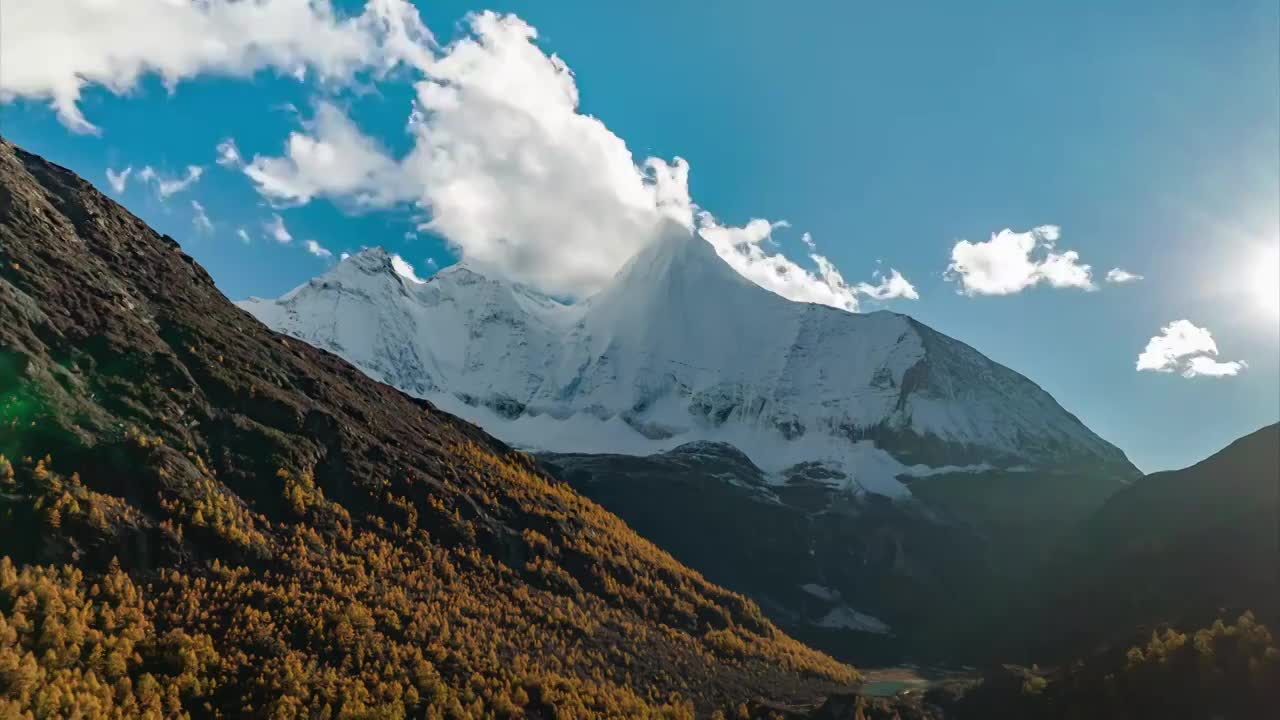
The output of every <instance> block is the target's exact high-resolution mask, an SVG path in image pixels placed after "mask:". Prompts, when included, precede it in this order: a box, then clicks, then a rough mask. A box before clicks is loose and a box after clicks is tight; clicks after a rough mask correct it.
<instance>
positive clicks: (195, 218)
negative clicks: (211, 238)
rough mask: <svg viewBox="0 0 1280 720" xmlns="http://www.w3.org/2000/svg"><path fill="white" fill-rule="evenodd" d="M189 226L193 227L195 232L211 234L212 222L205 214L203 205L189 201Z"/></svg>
mask: <svg viewBox="0 0 1280 720" xmlns="http://www.w3.org/2000/svg"><path fill="white" fill-rule="evenodd" d="M191 224H192V225H194V226H195V228H196V231H197V232H201V233H205V234H208V233H212V232H213V221H212V220H210V219H209V214H208V213H207V212H205V209H204V205H201V204H200V203H199V202H198V201H196V200H192V201H191Z"/></svg>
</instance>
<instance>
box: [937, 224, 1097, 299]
mask: <svg viewBox="0 0 1280 720" xmlns="http://www.w3.org/2000/svg"><path fill="white" fill-rule="evenodd" d="M1060 235H1061V233H1060V230H1059V228H1058V226H1056V225H1041V226H1040V227H1037V228H1033V229H1031V230H1030V231H1028V232H1014V231H1012V230H1009V229H1005V230H1001V231H1000V232H998V233H994V234H992V236H991V239H990V240H989V241H987V242H979V243H974V242H969V241H968V240H961V241H959V242H957V243H956V244H955V247H953V248H952V249H951V264H950V265H948V266H947V278H948V279H951V280H958V281H959V282H960V288H961V292H963V293H964V294H965V295H971V296H972V295H1009V294H1012V293H1017V292H1021V291H1023V290H1025V289H1027V288H1029V287H1032V286H1033V285H1036V284H1039V283H1041V282H1047V283H1049V284H1050V285H1052V286H1053V287H1056V288H1079V289H1081V290H1095V289H1097V286H1096V285H1094V283H1093V278H1092V272H1091V271H1092V269H1091V267H1090V266H1089V265H1085V264H1083V263H1081V262H1080V255H1079V254H1078V253H1076V252H1075V251H1074V250H1068V251H1066V252H1063V253H1057V252H1054V251H1053V249H1054V244H1055V243H1056V242H1057V241H1058V238H1059V237H1060ZM1037 251H1042V252H1040V253H1038V252H1037ZM1041 254H1042V255H1043V257H1042V258H1041V259H1036V258H1035V257H1033V255H1041Z"/></svg>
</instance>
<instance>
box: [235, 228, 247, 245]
mask: <svg viewBox="0 0 1280 720" xmlns="http://www.w3.org/2000/svg"><path fill="white" fill-rule="evenodd" d="M236 237H238V238H240V240H241V241H242V242H244V243H245V244H248V243H249V231H248V230H245V229H244V228H236Z"/></svg>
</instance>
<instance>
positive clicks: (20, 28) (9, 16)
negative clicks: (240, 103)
mask: <svg viewBox="0 0 1280 720" xmlns="http://www.w3.org/2000/svg"><path fill="white" fill-rule="evenodd" d="M15 5H18V6H17V7H14V6H15ZM432 43H433V41H432V39H431V36H430V33H429V32H428V31H427V29H426V27H425V26H424V25H423V24H422V22H421V20H420V19H419V17H418V13H417V10H416V9H415V8H414V7H413V5H412V4H410V3H409V2H407V1H406V0H370V1H369V2H368V4H367V5H366V6H365V8H364V12H363V13H362V14H360V15H357V16H349V17H344V16H341V15H340V14H339V13H337V12H335V10H334V9H333V6H332V3H331V2H330V0H244V1H234V0H203V1H201V2H184V1H181V0H39V2H27V3H20V4H18V3H4V21H3V22H0V67H3V68H4V72H3V73H0V101H8V100H12V99H13V98H16V97H25V98H32V99H47V100H49V101H50V105H51V106H52V107H53V108H54V109H55V110H56V111H57V113H58V117H59V119H61V120H62V122H63V124H65V125H66V126H67V127H69V128H71V129H73V130H76V131H79V132H96V131H97V128H95V127H94V126H93V125H92V124H91V123H90V122H89V121H88V120H87V119H86V118H85V117H84V115H83V114H82V113H81V111H80V107H79V100H80V93H81V91H82V90H83V88H84V87H85V86H86V85H101V86H103V87H105V88H107V89H108V90H110V91H112V92H114V93H116V94H124V93H126V92H129V91H130V90H132V89H133V88H135V87H136V86H137V84H138V81H139V79H140V78H142V77H143V76H145V75H150V74H156V75H159V76H160V77H161V78H162V79H163V81H164V83H165V85H166V86H168V87H169V88H170V89H173V88H174V87H175V86H176V85H177V84H178V83H179V82H180V81H182V80H185V79H189V78H192V77H195V76H196V75H199V74H202V73H216V74H222V75H234V76H249V75H252V74H253V73H255V72H257V71H259V70H273V71H275V72H277V73H279V74H281V75H291V76H294V77H297V78H300V79H301V78H304V77H306V76H307V75H308V74H309V73H314V74H315V75H316V76H318V78H319V79H321V80H323V81H335V82H349V81H351V80H353V79H355V76H356V75H357V74H358V73H361V72H365V71H368V72H372V73H375V74H381V73H384V72H386V71H388V70H390V69H392V68H394V67H395V66H397V65H400V64H407V65H410V66H417V67H422V66H424V65H426V64H427V63H429V62H430V60H431V53H430V47H431V45H432Z"/></svg>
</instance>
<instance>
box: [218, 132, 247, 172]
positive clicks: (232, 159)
mask: <svg viewBox="0 0 1280 720" xmlns="http://www.w3.org/2000/svg"><path fill="white" fill-rule="evenodd" d="M216 150H217V152H218V159H217V163H218V164H219V165H221V166H223V167H240V166H241V165H242V164H243V162H244V161H243V160H242V159H241V157H240V148H239V147H237V146H236V141H235V138H227V139H226V140H223V141H222V142H220V143H218V147H217V148H216Z"/></svg>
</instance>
